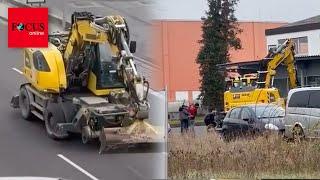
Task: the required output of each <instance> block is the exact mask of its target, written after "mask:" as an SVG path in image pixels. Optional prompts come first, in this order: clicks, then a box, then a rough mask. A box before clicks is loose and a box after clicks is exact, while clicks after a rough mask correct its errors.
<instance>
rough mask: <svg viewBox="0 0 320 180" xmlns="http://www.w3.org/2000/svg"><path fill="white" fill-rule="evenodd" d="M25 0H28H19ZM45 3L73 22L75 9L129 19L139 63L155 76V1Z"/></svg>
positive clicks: (147, 74)
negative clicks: (72, 17) (153, 17)
mask: <svg viewBox="0 0 320 180" xmlns="http://www.w3.org/2000/svg"><path fill="white" fill-rule="evenodd" d="M20 1H23V2H25V0H20ZM43 6H47V7H49V13H51V14H55V15H56V16H59V17H63V18H64V19H65V21H67V22H70V21H71V20H70V19H71V18H70V17H71V14H72V13H73V12H74V11H78V12H79V11H89V12H92V13H93V14H94V15H100V16H106V15H118V14H119V15H121V16H123V17H125V18H126V20H127V22H128V25H129V29H130V36H131V40H136V41H137V52H136V53H135V56H136V57H137V59H136V64H137V66H138V69H140V70H141V72H142V75H143V76H145V77H146V78H147V79H148V80H149V81H152V80H153V79H154V76H153V75H154V74H155V71H159V70H160V69H159V65H156V64H155V62H154V61H153V60H152V33H151V32H152V26H151V25H152V22H151V16H152V9H153V0H76V1H75V0H63V1H61V0H47V1H46V4H45V5H43Z"/></svg>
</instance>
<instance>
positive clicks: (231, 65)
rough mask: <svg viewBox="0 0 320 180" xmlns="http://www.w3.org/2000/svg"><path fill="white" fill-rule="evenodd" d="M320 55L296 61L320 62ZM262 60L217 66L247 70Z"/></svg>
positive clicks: (298, 58)
mask: <svg viewBox="0 0 320 180" xmlns="http://www.w3.org/2000/svg"><path fill="white" fill-rule="evenodd" d="M319 59H320V55H312V56H296V57H295V60H296V61H311V60H319ZM260 62H261V60H254V61H244V62H231V63H226V64H218V65H217V66H218V67H219V68H229V67H235V66H237V68H240V69H241V68H247V66H252V65H259V63H260Z"/></svg>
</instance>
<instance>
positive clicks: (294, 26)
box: [265, 15, 320, 36]
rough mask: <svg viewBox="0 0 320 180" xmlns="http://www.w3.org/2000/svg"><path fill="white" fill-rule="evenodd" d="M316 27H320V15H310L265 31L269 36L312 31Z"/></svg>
mask: <svg viewBox="0 0 320 180" xmlns="http://www.w3.org/2000/svg"><path fill="white" fill-rule="evenodd" d="M315 29H320V15H318V16H314V17H310V18H307V19H304V20H301V21H296V22H293V23H290V24H286V25H283V26H281V27H278V28H274V29H267V30H266V31H265V34H266V35H267V36H268V35H276V34H285V33H293V32H301V31H310V30H315Z"/></svg>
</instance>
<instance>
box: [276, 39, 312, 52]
mask: <svg viewBox="0 0 320 180" xmlns="http://www.w3.org/2000/svg"><path fill="white" fill-rule="evenodd" d="M285 41H286V39H279V40H278V44H279V45H281V44H283V43H284V42H285ZM292 41H293V42H294V45H295V53H296V55H308V52H309V51H308V37H307V36H304V37H298V38H292Z"/></svg>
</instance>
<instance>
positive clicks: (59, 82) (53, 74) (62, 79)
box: [23, 43, 67, 93]
mask: <svg viewBox="0 0 320 180" xmlns="http://www.w3.org/2000/svg"><path fill="white" fill-rule="evenodd" d="M23 74H24V76H25V78H26V79H27V81H28V82H29V83H31V84H32V86H33V87H35V88H36V89H37V90H38V91H41V92H50V93H59V92H60V91H61V90H62V89H66V88H67V80H66V72H65V67H64V63H63V59H62V56H61V53H60V51H59V50H58V49H57V48H56V46H54V45H52V44H51V43H49V45H48V48H28V49H24V67H23Z"/></svg>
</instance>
